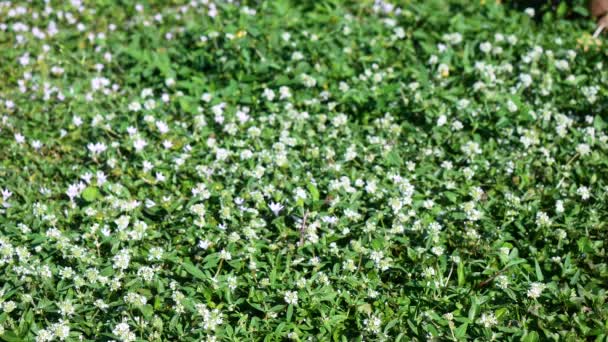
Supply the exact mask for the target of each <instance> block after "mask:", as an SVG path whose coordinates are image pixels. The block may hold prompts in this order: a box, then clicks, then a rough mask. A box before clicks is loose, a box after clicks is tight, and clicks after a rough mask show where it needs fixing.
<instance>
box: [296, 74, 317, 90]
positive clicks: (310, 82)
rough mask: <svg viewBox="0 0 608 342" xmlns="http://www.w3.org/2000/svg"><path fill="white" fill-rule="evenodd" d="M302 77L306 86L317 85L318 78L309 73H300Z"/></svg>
mask: <svg viewBox="0 0 608 342" xmlns="http://www.w3.org/2000/svg"><path fill="white" fill-rule="evenodd" d="M300 78H301V79H302V83H303V84H304V86H306V87H307V88H312V87H314V86H316V85H317V80H315V79H314V78H312V77H311V76H309V75H307V74H302V75H300Z"/></svg>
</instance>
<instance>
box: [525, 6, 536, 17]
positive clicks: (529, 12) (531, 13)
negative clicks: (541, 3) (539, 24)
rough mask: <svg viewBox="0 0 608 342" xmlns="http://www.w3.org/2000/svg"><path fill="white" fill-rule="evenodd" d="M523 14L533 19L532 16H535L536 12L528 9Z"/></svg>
mask: <svg viewBox="0 0 608 342" xmlns="http://www.w3.org/2000/svg"><path fill="white" fill-rule="evenodd" d="M524 12H525V13H526V14H527V15H528V16H530V17H534V15H535V14H536V11H535V10H534V8H531V7H528V8H526V9H525V10H524Z"/></svg>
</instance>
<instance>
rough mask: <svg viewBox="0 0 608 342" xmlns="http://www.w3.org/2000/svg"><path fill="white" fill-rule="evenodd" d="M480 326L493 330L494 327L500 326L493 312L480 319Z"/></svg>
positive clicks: (483, 315)
mask: <svg viewBox="0 0 608 342" xmlns="http://www.w3.org/2000/svg"><path fill="white" fill-rule="evenodd" d="M479 324H481V325H483V326H484V327H485V328H491V327H492V326H494V325H496V324H498V321H497V320H496V316H494V313H493V312H489V313H483V314H482V315H481V318H480V319H479Z"/></svg>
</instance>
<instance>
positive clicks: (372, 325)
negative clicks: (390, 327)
mask: <svg viewBox="0 0 608 342" xmlns="http://www.w3.org/2000/svg"><path fill="white" fill-rule="evenodd" d="M363 325H364V326H365V330H366V331H368V332H370V333H372V334H378V333H380V328H381V326H382V320H381V319H380V317H378V316H376V315H372V316H370V317H369V318H366V319H364V320H363Z"/></svg>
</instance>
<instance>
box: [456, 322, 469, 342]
mask: <svg viewBox="0 0 608 342" xmlns="http://www.w3.org/2000/svg"><path fill="white" fill-rule="evenodd" d="M468 327H469V323H462V324H461V325H460V326H459V327H458V328H456V330H454V337H456V338H457V339H459V340H460V339H464V338H465V337H466V336H467V328H468Z"/></svg>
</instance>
